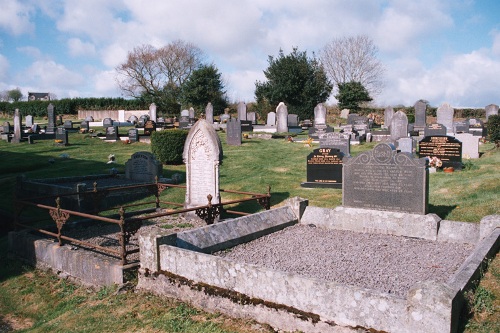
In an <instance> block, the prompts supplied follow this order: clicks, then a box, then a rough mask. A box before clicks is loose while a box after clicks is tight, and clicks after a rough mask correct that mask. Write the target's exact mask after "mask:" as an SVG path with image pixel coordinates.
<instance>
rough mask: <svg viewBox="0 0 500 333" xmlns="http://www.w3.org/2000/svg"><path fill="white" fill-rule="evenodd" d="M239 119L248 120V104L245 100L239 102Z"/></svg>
mask: <svg viewBox="0 0 500 333" xmlns="http://www.w3.org/2000/svg"><path fill="white" fill-rule="evenodd" d="M238 119H239V120H240V121H241V120H247V105H246V104H245V102H239V103H238Z"/></svg>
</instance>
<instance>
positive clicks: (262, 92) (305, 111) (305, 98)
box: [255, 48, 333, 119]
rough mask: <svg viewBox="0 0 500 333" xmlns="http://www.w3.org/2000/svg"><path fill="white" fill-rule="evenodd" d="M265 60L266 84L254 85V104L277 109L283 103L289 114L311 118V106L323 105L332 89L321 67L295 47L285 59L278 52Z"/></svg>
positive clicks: (281, 53) (312, 110)
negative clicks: (266, 64)
mask: <svg viewBox="0 0 500 333" xmlns="http://www.w3.org/2000/svg"><path fill="white" fill-rule="evenodd" d="M268 61H269V67H268V68H267V70H265V71H264V74H265V76H266V79H267V81H266V82H256V83H255V97H256V100H257V103H258V104H259V105H260V106H262V105H267V106H270V107H272V108H276V106H277V105H278V104H279V103H280V102H284V103H285V104H286V105H287V108H288V113H295V114H298V115H299V117H300V119H311V118H312V117H313V113H314V107H315V106H316V105H317V104H318V103H323V102H325V101H326V100H327V99H328V97H329V96H330V93H331V91H332V88H333V86H332V84H331V83H330V81H329V80H328V78H327V76H326V74H325V72H324V70H323V67H321V65H320V64H319V62H318V61H317V60H316V59H315V58H312V59H309V58H308V57H307V53H306V52H299V51H298V50H297V48H294V49H293V52H292V53H290V54H289V55H286V56H285V55H284V54H283V51H282V50H280V52H279V55H278V57H277V58H274V57H272V56H269V60H268ZM261 108H262V107H261ZM257 109H259V107H257Z"/></svg>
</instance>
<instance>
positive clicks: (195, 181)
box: [182, 119, 222, 217]
mask: <svg viewBox="0 0 500 333" xmlns="http://www.w3.org/2000/svg"><path fill="white" fill-rule="evenodd" d="M182 157H183V159H184V163H185V164H186V199H185V202H184V208H186V209H188V208H193V207H199V206H205V205H207V204H208V199H207V196H208V195H210V196H211V197H212V204H218V203H220V192H219V191H220V190H219V166H220V164H221V162H222V145H221V142H220V139H219V136H218V135H217V133H216V132H215V130H214V128H213V126H212V124H209V123H208V122H207V121H206V120H204V119H200V120H198V121H197V122H196V123H195V124H194V126H193V127H192V128H191V130H190V131H189V134H188V136H187V138H186V143H185V144H184V152H183V154H182ZM194 215H195V213H194V212H189V213H187V214H186V216H187V217H192V216H194Z"/></svg>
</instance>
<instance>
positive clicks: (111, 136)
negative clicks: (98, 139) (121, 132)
mask: <svg viewBox="0 0 500 333" xmlns="http://www.w3.org/2000/svg"><path fill="white" fill-rule="evenodd" d="M106 140H115V141H116V140H119V137H118V126H109V127H106Z"/></svg>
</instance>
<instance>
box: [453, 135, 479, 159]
mask: <svg viewBox="0 0 500 333" xmlns="http://www.w3.org/2000/svg"><path fill="white" fill-rule="evenodd" d="M455 138H456V139H457V140H459V141H460V142H462V158H466V159H469V158H479V139H480V137H479V136H474V135H472V134H470V133H458V134H456V135H455Z"/></svg>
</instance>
